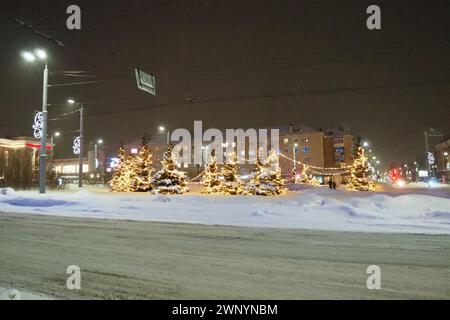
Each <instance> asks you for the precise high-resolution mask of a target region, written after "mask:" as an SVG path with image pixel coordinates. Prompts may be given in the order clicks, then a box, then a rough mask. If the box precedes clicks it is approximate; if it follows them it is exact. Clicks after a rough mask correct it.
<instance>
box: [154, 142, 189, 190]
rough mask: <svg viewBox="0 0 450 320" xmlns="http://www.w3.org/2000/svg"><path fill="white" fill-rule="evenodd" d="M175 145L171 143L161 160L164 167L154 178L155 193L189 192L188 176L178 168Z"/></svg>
mask: <svg viewBox="0 0 450 320" xmlns="http://www.w3.org/2000/svg"><path fill="white" fill-rule="evenodd" d="M172 151H173V146H172V145H169V146H168V148H167V150H166V152H165V153H164V158H163V161H161V164H162V169H161V170H159V171H158V172H156V173H155V175H154V176H153V179H152V182H151V184H152V187H153V190H152V192H153V193H156V194H182V193H185V192H188V191H189V189H188V187H187V186H186V177H185V175H184V173H183V172H181V171H178V170H177V168H178V167H177V165H176V163H175V160H174V156H173V154H172Z"/></svg>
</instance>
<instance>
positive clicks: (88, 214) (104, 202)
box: [0, 188, 450, 234]
mask: <svg viewBox="0 0 450 320" xmlns="http://www.w3.org/2000/svg"><path fill="white" fill-rule="evenodd" d="M2 211H3V212H13V213H25V214H39V215H55V216H68V217H79V218H101V219H119V220H136V221H160V222H177V223H189V224H207V225H231V226H245V227H263V228H294V229H317V230H336V231H362V232H394V233H427V234H450V199H448V198H442V197H433V196H428V195H419V194H404V195H398V194H396V195H395V196H390V195H386V194H380V193H363V192H348V191H330V190H328V189H325V188H314V189H308V190H302V191H297V192H293V191H291V192H289V193H288V194H286V195H282V196H279V197H257V196H237V197H236V196H235V197H233V196H206V195H200V194H186V195H182V196H171V197H167V196H154V195H150V194H136V193H134V194H126V193H108V192H89V191H80V192H74V193H67V192H59V193H58V192H55V193H49V194H47V195H38V194H36V192H17V193H16V192H10V193H7V194H6V195H0V214H1V212H2Z"/></svg>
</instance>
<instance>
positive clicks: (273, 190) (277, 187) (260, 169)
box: [245, 150, 285, 196]
mask: <svg viewBox="0 0 450 320" xmlns="http://www.w3.org/2000/svg"><path fill="white" fill-rule="evenodd" d="M284 190H285V185H284V180H283V179H282V178H281V170H280V166H279V162H278V155H277V154H276V152H275V151H273V150H272V151H271V152H270V154H269V156H268V157H267V159H266V160H265V161H264V162H263V161H261V155H260V154H258V156H257V160H256V166H255V170H254V171H253V173H252V174H251V179H250V182H249V183H248V184H247V186H246V187H245V193H246V194H250V195H259V196H275V195H279V194H281V193H283V192H284Z"/></svg>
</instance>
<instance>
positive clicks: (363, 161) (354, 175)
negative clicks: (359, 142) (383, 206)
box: [347, 146, 375, 191]
mask: <svg viewBox="0 0 450 320" xmlns="http://www.w3.org/2000/svg"><path fill="white" fill-rule="evenodd" d="M371 174H372V173H371V170H370V166H369V164H368V162H367V157H366V156H365V155H364V148H362V147H361V146H359V147H357V149H356V152H355V159H354V160H353V166H352V167H351V170H350V178H349V180H348V183H347V187H348V189H349V190H356V191H374V187H375V185H374V183H373V182H372V180H371Z"/></svg>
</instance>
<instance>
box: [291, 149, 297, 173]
mask: <svg viewBox="0 0 450 320" xmlns="http://www.w3.org/2000/svg"><path fill="white" fill-rule="evenodd" d="M297 148H298V143H295V144H294V148H292V153H293V154H294V171H295V170H296V169H297V160H296V156H297Z"/></svg>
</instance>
